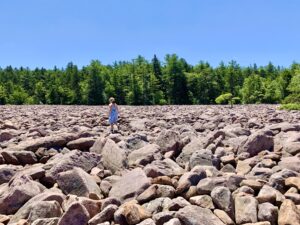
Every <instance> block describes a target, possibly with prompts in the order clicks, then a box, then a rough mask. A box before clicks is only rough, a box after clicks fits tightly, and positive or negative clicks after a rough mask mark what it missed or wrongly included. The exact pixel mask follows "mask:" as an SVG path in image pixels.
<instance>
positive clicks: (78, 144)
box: [67, 137, 95, 151]
mask: <svg viewBox="0 0 300 225" xmlns="http://www.w3.org/2000/svg"><path fill="white" fill-rule="evenodd" d="M94 143H95V139H94V138H91V137H86V138H79V139H76V140H73V141H70V142H68V143H67V147H68V148H69V149H79V150H82V151H88V150H89V149H90V148H91V147H92V146H93V145H94Z"/></svg>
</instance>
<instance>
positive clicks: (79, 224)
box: [57, 202, 90, 225]
mask: <svg viewBox="0 0 300 225" xmlns="http://www.w3.org/2000/svg"><path fill="white" fill-rule="evenodd" d="M89 219H90V216H89V212H88V211H87V210H86V208H85V207H84V206H83V205H82V204H81V203H79V202H74V203H73V204H71V205H70V206H69V208H68V209H67V210H66V212H65V213H64V214H63V215H62V217H61V218H60V219H59V221H58V223H57V225H70V224H72V225H86V224H87V223H88V221H89Z"/></svg>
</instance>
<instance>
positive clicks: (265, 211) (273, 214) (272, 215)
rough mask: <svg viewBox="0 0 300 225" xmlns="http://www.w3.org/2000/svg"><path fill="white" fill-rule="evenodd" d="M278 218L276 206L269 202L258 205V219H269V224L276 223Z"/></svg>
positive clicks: (274, 224)
mask: <svg viewBox="0 0 300 225" xmlns="http://www.w3.org/2000/svg"><path fill="white" fill-rule="evenodd" d="M277 219H278V208H277V207H276V206H274V205H272V204H271V203H268V202H266V203H263V204H260V205H258V220H259V221H269V222H270V223H271V225H276V224H277Z"/></svg>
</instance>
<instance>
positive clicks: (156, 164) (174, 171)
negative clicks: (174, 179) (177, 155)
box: [144, 158, 185, 177]
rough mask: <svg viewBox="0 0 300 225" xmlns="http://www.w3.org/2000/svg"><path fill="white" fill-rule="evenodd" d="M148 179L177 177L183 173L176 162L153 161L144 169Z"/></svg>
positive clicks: (166, 160)
mask: <svg viewBox="0 0 300 225" xmlns="http://www.w3.org/2000/svg"><path fill="white" fill-rule="evenodd" d="M144 171H145V173H146V174H147V176H148V177H158V176H178V175H182V174H183V173H184V172H185V171H184V169H183V168H181V167H180V166H179V165H178V164H177V163H176V162H174V161H173V160H171V159H168V158H167V159H164V160H155V161H153V162H152V163H151V164H148V165H147V166H145V168H144Z"/></svg>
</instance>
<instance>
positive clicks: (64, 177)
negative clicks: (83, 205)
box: [57, 167, 101, 197]
mask: <svg viewBox="0 0 300 225" xmlns="http://www.w3.org/2000/svg"><path fill="white" fill-rule="evenodd" d="M57 183H58V186H59V187H60V189H61V190H62V191H63V192H64V193H65V194H74V195H77V196H85V197H89V195H90V194H91V193H95V194H97V195H101V190H100V188H99V186H98V185H97V183H96V181H95V180H94V178H93V177H92V176H91V175H89V174H88V173H86V172H85V171H84V170H83V169H81V168H79V167H75V168H74V169H72V170H69V171H66V172H62V173H60V174H59V175H58V178H57Z"/></svg>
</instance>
